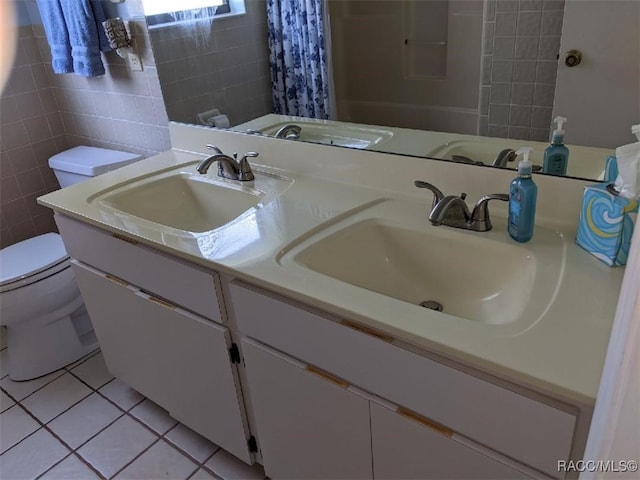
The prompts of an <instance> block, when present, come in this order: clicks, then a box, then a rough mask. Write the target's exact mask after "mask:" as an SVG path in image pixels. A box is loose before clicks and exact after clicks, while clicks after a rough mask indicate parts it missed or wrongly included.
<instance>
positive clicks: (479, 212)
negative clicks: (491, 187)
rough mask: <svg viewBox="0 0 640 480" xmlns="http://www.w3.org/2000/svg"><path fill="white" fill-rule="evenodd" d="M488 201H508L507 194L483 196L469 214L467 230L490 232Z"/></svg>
mask: <svg viewBox="0 0 640 480" xmlns="http://www.w3.org/2000/svg"><path fill="white" fill-rule="evenodd" d="M490 200H502V201H503V202H508V201H509V194H507V193H491V194H489V195H485V196H484V197H482V198H481V199H480V200H478V203H476V206H475V207H473V212H472V213H471V219H470V220H469V228H470V229H471V230H475V231H478V232H488V231H489V230H491V228H492V227H493V225H491V218H490V217H489V201H490Z"/></svg>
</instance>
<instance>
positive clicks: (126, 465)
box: [109, 432, 162, 478]
mask: <svg viewBox="0 0 640 480" xmlns="http://www.w3.org/2000/svg"><path fill="white" fill-rule="evenodd" d="M154 433H155V432H154ZM161 440H162V439H161V438H160V437H158V438H156V440H155V441H154V442H152V443H151V445H149V446H148V447H147V448H145V449H144V450H142V451H141V452H140V453H139V454H138V455H136V456H135V457H134V458H133V459H132V460H131V461H130V462H128V463H126V464H125V465H124V466H123V467H122V468H120V470H118V471H116V473H114V474H113V475H111V477H109V478H114V477H116V476H117V475H118V474H119V473H121V472H122V471H123V470H124V469H125V468H127V467H128V466H129V465H131V464H132V463H133V462H135V461H136V460H138V459H139V458H140V457H141V456H142V455H144V453H146V452H147V451H148V450H150V449H151V447H153V446H154V445H155V444H156V443H158V442H160V441H161Z"/></svg>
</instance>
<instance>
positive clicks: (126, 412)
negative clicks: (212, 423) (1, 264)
mask: <svg viewBox="0 0 640 480" xmlns="http://www.w3.org/2000/svg"><path fill="white" fill-rule="evenodd" d="M96 354H97V353H94V354H90V355H88V356H87V358H85V359H84V360H83V361H82V362H80V363H79V364H77V365H74V367H73V368H75V367H76V366H79V365H81V364H82V363H84V362H85V361H86V360H88V359H89V358H91V357H93V356H94V355H96ZM64 370H65V372H64V373H62V375H59V376H58V377H56V378H54V379H52V380H51V381H50V382H47V383H46V384H45V385H43V386H42V387H40V388H38V389H37V390H35V391H34V392H32V393H31V394H29V395H27V396H26V397H25V398H24V399H22V400H25V399H27V398H29V397H30V396H31V395H33V394H34V393H36V392H38V391H39V390H41V389H42V388H44V387H45V386H47V385H49V384H50V383H52V382H54V381H55V380H57V379H59V378H61V377H62V376H64V375H65V374H67V373H69V374H70V375H71V376H72V377H74V378H75V379H77V380H78V381H80V382H81V383H82V384H84V385H86V386H87V387H88V388H89V389H90V390H91V393H89V394H88V395H86V396H85V397H83V398H82V399H81V400H79V401H77V402H76V403H74V404H73V405H71V406H69V407H68V408H67V409H65V410H64V411H63V412H61V413H60V414H58V415H56V416H55V417H54V418H52V419H51V420H49V421H48V422H47V424H45V423H43V422H42V421H41V420H40V419H38V418H37V417H36V416H35V415H34V414H33V413H32V412H31V411H30V410H29V409H28V408H27V407H25V406H24V405H23V404H22V400H20V401H18V400H16V398H15V397H14V396H13V395H11V394H10V393H9V392H7V391H6V389H5V388H1V390H2V391H3V392H4V393H5V394H6V395H7V397H9V398H10V399H11V400H12V401H14V402H15V404H14V405H12V406H11V407H9V408H13V407H15V406H18V407H19V408H20V409H22V410H23V411H25V412H26V413H27V414H28V415H29V416H30V417H31V418H32V419H33V420H35V422H36V423H37V424H38V425H39V426H40V427H39V428H37V429H36V430H35V431H34V432H32V433H30V434H29V435H27V436H26V437H24V438H23V439H22V440H20V441H19V442H18V443H16V444H15V445H12V446H11V447H10V448H8V449H7V450H6V451H5V452H3V454H4V453H6V452H8V451H10V450H12V449H13V448H15V447H16V446H17V445H19V444H20V443H22V442H23V441H24V440H26V439H27V438H29V437H30V436H31V435H33V434H35V433H36V432H38V431H39V430H40V429H41V428H43V429H45V430H46V431H47V432H48V433H50V434H51V435H52V436H53V437H54V438H55V439H56V440H58V441H59V442H60V443H61V444H62V445H63V446H64V447H65V448H66V449H67V450H68V451H69V453H68V454H67V455H65V456H64V457H63V458H62V459H61V460H60V461H58V462H56V463H55V464H54V465H52V466H51V467H49V468H48V469H47V470H46V471H45V472H43V473H42V474H40V475H39V476H38V478H40V477H42V476H44V475H45V474H46V473H47V472H49V471H50V470H51V469H53V468H55V467H56V466H57V465H58V464H60V463H61V462H62V461H64V460H66V459H67V458H69V457H70V456H71V455H74V456H75V457H76V458H77V459H79V460H80V461H81V462H82V463H83V464H85V465H86V466H87V467H88V468H89V469H90V470H91V471H92V472H94V473H95V474H96V475H97V476H98V477H99V478H100V479H101V480H107V477H105V475H103V474H102V473H101V472H100V471H99V470H98V469H97V468H96V467H94V466H93V465H92V464H91V463H90V462H89V461H88V460H86V459H85V458H84V457H83V456H82V455H81V454H80V453H79V450H80V449H81V448H82V447H83V446H85V445H86V444H88V443H89V442H91V441H92V440H93V439H94V438H96V437H97V436H98V435H100V434H101V433H102V432H104V431H105V430H106V429H107V428H109V427H110V426H111V425H113V424H114V423H115V422H117V421H119V420H120V419H122V418H123V417H125V416H127V417H129V418H131V419H133V420H134V421H136V422H137V423H138V424H140V425H142V426H143V427H144V428H146V429H147V430H149V431H150V432H151V433H153V434H154V435H155V436H156V437H157V438H156V440H155V441H154V442H153V443H151V445H149V446H148V447H147V448H145V449H144V450H143V451H142V452H140V453H139V454H138V455H136V456H135V457H134V458H133V459H132V460H131V461H130V462H128V463H127V464H125V465H124V466H123V467H122V468H121V469H120V470H118V471H117V472H116V473H115V474H114V475H113V476H116V475H118V474H119V473H121V472H122V471H123V470H124V469H125V468H127V467H128V466H129V465H131V464H132V463H133V462H135V461H136V460H138V459H139V458H140V456H142V455H143V454H144V453H145V452H147V451H148V450H149V449H150V448H151V447H153V446H154V445H156V444H157V443H158V442H160V441H164V442H166V443H167V444H168V445H169V446H170V447H171V448H173V449H175V450H177V451H178V452H179V453H180V454H182V455H183V456H185V457H186V458H187V459H189V460H190V461H191V462H192V463H193V464H194V465H195V469H194V471H193V472H192V473H191V474H189V476H188V478H192V477H193V476H194V475H195V474H196V473H197V472H198V471H199V470H200V469H202V470H204V471H205V472H207V473H208V474H209V475H212V476H213V477H214V478H216V479H219V480H224V479H222V477H220V476H219V475H217V474H216V473H215V472H214V471H213V470H211V469H210V468H209V467H207V466H206V465H205V463H207V462H208V461H210V460H211V459H212V458H213V457H214V456H215V455H217V454H219V453H220V452H221V451H222V450H223V449H222V448H221V447H220V446H218V445H216V444H214V443H213V442H211V443H212V444H213V445H216V447H217V448H216V449H215V450H214V451H213V452H212V453H211V454H210V455H209V456H207V457H206V458H205V459H204V460H203V461H199V460H198V459H196V458H195V457H193V456H192V455H191V454H190V453H188V452H187V451H186V450H184V449H183V448H182V447H181V446H179V445H176V444H175V443H173V442H172V441H171V440H170V439H169V438H167V437H166V435H167V434H168V433H169V432H171V431H173V430H174V429H175V428H177V427H178V425H182V423H181V422H178V423H177V424H176V425H174V426H173V427H171V428H170V429H169V430H167V431H166V432H165V433H163V434H159V433H158V432H156V431H155V430H153V428H151V427H150V426H149V425H147V424H146V423H145V422H144V421H143V420H141V419H139V418H137V417H135V416H134V415H133V414H132V413H131V410H133V409H134V408H135V407H137V406H138V405H140V404H141V403H142V402H144V401H145V400H147V397H145V396H144V395H141V396H142V399H141V400H140V401H139V402H136V403H134V404H133V405H132V406H130V407H129V408H128V409H127V410H125V409H124V408H123V407H121V406H120V405H118V404H117V403H115V402H114V401H113V400H111V399H110V398H109V397H107V396H106V395H105V394H104V393H102V392H100V391H99V390H98V389H99V388H103V387H104V386H105V385H107V384H109V383H111V382H113V381H115V380H116V377H114V378H113V379H111V380H109V381H108V382H106V383H105V384H103V385H100V386H99V387H98V388H94V387H92V386H91V385H89V384H88V383H87V382H85V381H84V380H83V379H82V378H80V377H78V376H77V375H76V374H73V373H72V372H71V370H66V367H65V368H64ZM94 393H96V394H98V395H99V396H100V397H102V398H103V399H105V400H107V401H108V402H109V403H111V404H112V405H114V406H115V407H116V408H117V409H118V410H119V411H120V412H121V414H120V415H119V416H118V417H116V418H115V419H114V420H113V421H111V422H110V423H109V424H107V425H105V426H104V427H103V428H101V429H100V430H99V431H98V432H96V433H95V434H94V435H92V436H91V437H89V438H88V439H87V440H85V441H84V442H83V443H81V444H80V445H78V446H77V447H76V448H72V447H71V446H70V445H69V444H67V442H65V441H64V440H63V439H62V438H61V437H59V436H58V435H57V434H56V433H55V432H54V431H52V430H51V428H50V427H49V426H48V423H50V422H52V421H53V420H55V419H56V418H58V417H60V416H61V415H63V414H64V413H66V412H68V411H69V410H71V409H72V408H73V407H75V406H76V405H78V404H79V403H81V402H82V401H84V400H86V399H87V398H88V397H90V396H91V395H93V394H94ZM161 408H162V407H161ZM163 410H164V409H163ZM5 411H6V410H5ZM165 411H166V410H165ZM167 413H168V412H167ZM171 418H172V419H173V417H171ZM174 420H175V419H174ZM176 421H177V420H176ZM185 427H186V425H185ZM187 428H188V427H187ZM194 433H197V432H194ZM203 438H204V437H203ZM206 440H208V439H206ZM111 478H112V477H111Z"/></svg>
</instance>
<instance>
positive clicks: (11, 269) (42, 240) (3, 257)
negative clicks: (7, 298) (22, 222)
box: [0, 233, 69, 287]
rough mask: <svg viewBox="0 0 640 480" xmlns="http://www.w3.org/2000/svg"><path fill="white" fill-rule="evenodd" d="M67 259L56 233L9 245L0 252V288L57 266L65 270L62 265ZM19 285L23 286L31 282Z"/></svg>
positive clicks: (67, 256)
mask: <svg viewBox="0 0 640 480" xmlns="http://www.w3.org/2000/svg"><path fill="white" fill-rule="evenodd" d="M68 258H69V255H68V254H67V251H66V250H65V248H64V243H62V238H61V237H60V235H58V234H57V233H45V234H44V235H39V236H37V237H33V238H29V239H28V240H24V241H22V242H18V243H15V244H13V245H10V246H8V247H6V248H3V249H2V250H0V287H4V286H7V285H8V284H10V283H13V282H17V281H20V280H25V279H27V278H28V277H32V276H35V275H36V274H38V273H40V272H43V271H45V270H47V269H52V268H53V267H55V266H58V265H60V266H61V267H63V268H66V265H64V264H66V263H67V262H65V261H66V260H67V259H68ZM61 264H63V265H61ZM59 269H60V268H58V269H56V271H57V270H59ZM50 273H51V274H53V273H55V272H53V271H52V272H50ZM34 281H35V279H34ZM20 283H21V284H22V285H24V284H27V283H31V282H27V281H23V282H20Z"/></svg>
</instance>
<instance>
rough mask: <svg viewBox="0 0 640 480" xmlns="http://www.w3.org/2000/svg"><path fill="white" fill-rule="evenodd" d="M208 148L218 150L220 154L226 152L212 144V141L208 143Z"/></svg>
mask: <svg viewBox="0 0 640 480" xmlns="http://www.w3.org/2000/svg"><path fill="white" fill-rule="evenodd" d="M207 148H208V149H209V150H213V151H214V152H216V153H217V154H218V155H224V153H223V152H222V150H220V149H219V148H218V147H217V146H215V145H212V144H211V143H207Z"/></svg>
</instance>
